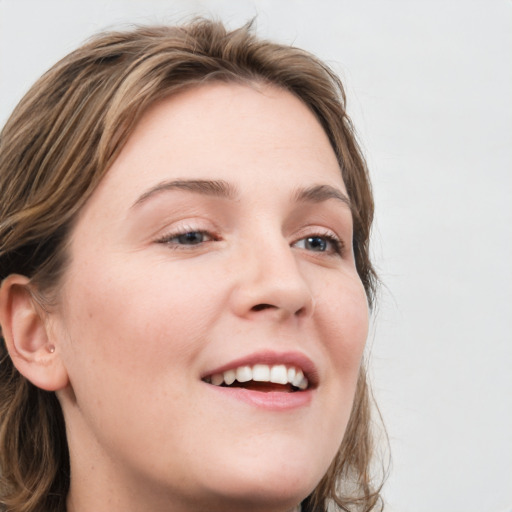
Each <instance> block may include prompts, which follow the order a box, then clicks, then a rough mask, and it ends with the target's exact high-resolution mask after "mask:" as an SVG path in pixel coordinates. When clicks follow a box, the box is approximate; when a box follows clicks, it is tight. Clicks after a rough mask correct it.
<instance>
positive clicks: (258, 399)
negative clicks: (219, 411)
mask: <svg viewBox="0 0 512 512" xmlns="http://www.w3.org/2000/svg"><path fill="white" fill-rule="evenodd" d="M206 385H207V386H208V387H209V388H210V389H212V390H213V391H214V392H217V393H220V394H221V395H223V396H225V397H226V398H231V399H235V400H240V401H241V402H245V403H247V404H249V405H252V406H254V407H259V408H261V409H266V410H270V411H287V410H291V409H299V408H301V407H306V406H307V405H309V404H310V403H311V400H312V398H313V391H312V390H307V391H296V392H293V393H286V392H283V391H269V392H262V391H253V390H251V389H244V388H229V387H222V386H214V385H212V384H206Z"/></svg>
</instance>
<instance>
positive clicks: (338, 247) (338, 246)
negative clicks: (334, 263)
mask: <svg viewBox="0 0 512 512" xmlns="http://www.w3.org/2000/svg"><path fill="white" fill-rule="evenodd" d="M314 238H317V239H323V240H326V241H327V243H328V244H331V246H332V249H331V250H329V249H327V250H325V251H311V252H322V253H324V254H328V255H338V256H342V255H343V254H344V252H345V244H344V243H343V240H341V239H340V238H339V237H338V236H336V235H335V234H333V233H332V232H330V231H327V232H317V233H314V232H313V233H308V234H307V235H305V236H303V237H302V238H299V239H298V240H297V241H296V242H294V243H293V244H292V245H295V246H296V245H297V244H298V243H299V242H301V241H303V240H308V239H314ZM303 250H307V249H306V248H304V249H303Z"/></svg>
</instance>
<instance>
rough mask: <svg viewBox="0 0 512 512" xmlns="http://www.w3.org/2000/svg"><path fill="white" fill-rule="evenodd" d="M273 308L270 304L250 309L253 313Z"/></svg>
mask: <svg viewBox="0 0 512 512" xmlns="http://www.w3.org/2000/svg"><path fill="white" fill-rule="evenodd" d="M274 307H275V306H272V304H256V306H253V307H252V308H251V309H252V310H253V311H262V310H264V309H269V308H274Z"/></svg>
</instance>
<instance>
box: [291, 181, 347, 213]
mask: <svg viewBox="0 0 512 512" xmlns="http://www.w3.org/2000/svg"><path fill="white" fill-rule="evenodd" d="M328 199H336V200H337V201H341V202H342V203H343V204H344V205H346V206H347V207H348V208H349V209H350V210H351V209H352V205H351V203H350V199H349V198H348V197H347V196H346V195H345V194H344V193H343V192H342V191H341V190H340V189H338V188H336V187H332V186H331V185H313V186H312V187H307V188H300V189H298V190H297V191H296V192H295V201H297V202H310V203H321V202H323V201H327V200H328Z"/></svg>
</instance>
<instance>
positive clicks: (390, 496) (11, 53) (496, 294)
mask: <svg viewBox="0 0 512 512" xmlns="http://www.w3.org/2000/svg"><path fill="white" fill-rule="evenodd" d="M191 13H192V14H203V15H210V16H215V17H217V18H221V19H223V20H224V21H225V22H226V23H227V24H228V25H229V26H231V27H233V28H234V27H236V26H239V25H240V24H242V23H244V22H245V21H247V20H248V19H250V18H252V17H254V16H256V15H257V21H256V25H257V30H258V33H259V34H260V35H262V36H265V37H270V38H272V39H276V40H278V41H280V42H284V43H291V44H294V45H297V46H300V47H303V48H305V49H308V50H310V51H312V52H313V53H316V54H317V55H318V56H320V57H321V58H322V59H324V60H326V61H327V62H328V63H329V64H330V65H331V66H332V67H333V68H334V69H335V70H336V71H337V72H338V73H339V74H340V75H341V77H342V78H343V80H344V83H345V86H346V90H347V95H348V108H349V112H350V114H351V116H352V118H353V120H354V122H355V124H356V127H357V129H358V133H359V138H360V141H361V144H362V146H363V148H364V152H365V154H366V156H367V159H368V163H369V166H370V169H371V175H372V179H373V183H374V189H375V198H376V204H377V214H376V223H375V229H374V233H373V254H374V257H375V261H376V265H377V269H378V271H379V272H380V276H381V278H382V281H383V287H382V291H381V296H380V300H379V307H378V309H377V311H376V314H375V317H374V326H373V329H372V335H371V339H370V345H369V352H371V354H370V356H371V374H372V382H373V387H374V390H375V394H376V397H377V400H378V403H379V405H380V409H381V411H382V414H383V416H384V420H385V423H386V426H387V431H388V434H389V438H390V443H391V452H392V465H391V471H390V476H389V479H388V483H387V485H386V487H385V497H386V500H387V503H388V507H387V510H389V511H391V512H431V511H434V510H435V511H436V512H510V511H512V371H511V367H512V335H511V332H512V270H511V268H512V265H511V261H512V258H511V256H512V233H511V226H512V206H511V193H512V186H511V185H512V177H511V176H512V100H511V98H512V59H511V57H512V2H511V1H510V0H478V1H474V0H459V1H458V0H445V1H440V0H430V1H427V0H423V1H422V0H402V1H400V0H394V1H393V0H375V1H371V0H330V1H321V0H317V1H312V0H311V1H305V0H303V1H300V0H297V1H293V0H267V1H264V0H261V1H249V0H245V1H244V0H236V1H234V0H229V1H221V0H210V1H177V0H153V1H149V0H144V1H143V0H138V1H135V0H133V1H128V0H125V1H121V0H117V1H113V0H112V1H109V0H101V1H100V0H60V1H57V0H54V1H50V0H33V1H30V0H0V123H1V124H3V123H4V122H5V120H6V119H7V116H8V115H9V112H10V111H11V110H12V108H13V107H14V106H15V104H16V103H17V101H18V100H19V99H20V98H21V96H22V95H23V93H24V92H25V91H26V90H27V89H28V87H29V86H30V85H31V84H32V83H33V82H34V80H35V79H36V78H37V77H38V76H39V75H40V74H41V73H42V72H43V71H45V70H46V69H47V68H48V67H49V66H50V65H52V64H53V63H54V62H55V61H56V60H57V59H58V58H60V57H62V56H64V55H65V54H66V53H68V52H69V51H71V50H72V49H74V48H75V47H76V46H77V45H78V44H80V43H81V42H82V41H83V40H84V39H85V38H87V37H88V36H90V35H91V34H92V33H94V32H97V31H99V30H101V29H105V28H117V27H119V26H121V27H124V28H126V27H128V26H130V24H132V23H163V22H171V23H172V22H179V21H182V20H185V19H188V17H189V16H190V15H191ZM0 200H1V198H0Z"/></svg>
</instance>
